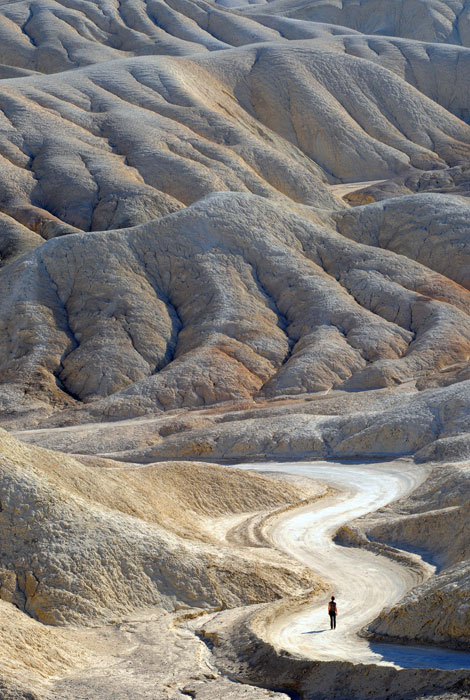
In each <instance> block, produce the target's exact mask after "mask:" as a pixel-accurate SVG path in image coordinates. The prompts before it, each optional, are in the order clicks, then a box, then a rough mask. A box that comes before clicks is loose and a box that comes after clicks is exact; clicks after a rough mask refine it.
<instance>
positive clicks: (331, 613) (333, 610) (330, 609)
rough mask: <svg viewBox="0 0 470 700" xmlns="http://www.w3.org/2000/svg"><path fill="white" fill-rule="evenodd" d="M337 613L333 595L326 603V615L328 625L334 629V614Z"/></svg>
mask: <svg viewBox="0 0 470 700" xmlns="http://www.w3.org/2000/svg"><path fill="white" fill-rule="evenodd" d="M337 614H338V608H337V607H336V603H335V597H334V595H332V596H331V600H330V602H329V603H328V615H329V616H330V627H331V629H332V630H335V629H336V615H337Z"/></svg>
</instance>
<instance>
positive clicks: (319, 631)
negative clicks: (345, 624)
mask: <svg viewBox="0 0 470 700" xmlns="http://www.w3.org/2000/svg"><path fill="white" fill-rule="evenodd" d="M322 632H327V630H326V629H325V630H311V632H302V634H321V633H322Z"/></svg>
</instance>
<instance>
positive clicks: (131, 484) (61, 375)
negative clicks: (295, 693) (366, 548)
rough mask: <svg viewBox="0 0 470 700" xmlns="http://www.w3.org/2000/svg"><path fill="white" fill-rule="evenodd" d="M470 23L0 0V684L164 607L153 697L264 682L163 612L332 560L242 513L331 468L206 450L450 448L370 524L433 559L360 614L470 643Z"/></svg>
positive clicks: (41, 671)
mask: <svg viewBox="0 0 470 700" xmlns="http://www.w3.org/2000/svg"><path fill="white" fill-rule="evenodd" d="M234 8H235V9H234ZM469 47H470V9H469V6H468V3H467V2H466V1H464V0H452V1H450V0H429V1H426V2H425V1H424V0H396V1H394V2H393V3H391V2H388V3H387V2H384V1H383V0H359V1H358V2H356V1H354V2H352V1H351V2H350V1H349V0H342V1H341V2H333V1H331V2H330V0H309V1H308V2H305V1H304V0H273V1H272V2H268V3H253V4H251V3H244V2H243V1H242V0H222V2H220V3H213V2H206V1H205V0H166V1H163V0H161V1H160V0H147V1H145V2H144V1H143V0H99V1H98V0H89V1H86V2H85V1H83V0H24V1H21V2H17V1H16V0H0V423H1V425H2V426H3V427H6V428H8V429H9V430H14V431H16V435H17V436H18V437H19V438H20V439H21V440H22V442H18V441H17V440H15V439H14V438H13V437H12V435H9V434H8V433H6V432H1V433H0V473H1V474H0V478H1V481H0V522H1V524H2V528H1V531H0V539H1V542H2V547H1V549H0V551H1V559H0V599H1V600H0V637H1V640H0V641H1V643H2V648H10V649H13V650H14V653H12V654H10V660H9V661H8V662H7V661H6V660H5V658H4V657H3V656H2V659H1V660H2V674H3V675H2V676H1V677H0V694H2V693H3V694H4V695H5V697H28V693H30V692H34V693H36V692H37V693H43V694H44V695H43V697H44V698H46V697H47V693H49V691H51V692H53V691H52V686H51V685H50V679H51V678H52V677H53V676H56V677H57V676H61V678H62V681H63V685H60V684H59V685H58V686H57V693H58V697H67V696H69V697H74V698H75V697H79V696H80V695H79V694H80V693H83V694H84V696H86V695H87V694H88V695H90V694H93V693H95V695H96V693H98V692H99V693H101V696H100V695H99V694H98V695H96V697H103V698H106V697H107V696H106V693H108V696H109V693H110V692H111V691H110V690H109V688H110V687H111V686H109V685H108V684H109V682H110V680H109V674H108V676H106V674H105V673H104V672H103V669H104V668H106V667H107V665H108V663H112V664H114V666H112V668H116V669H118V671H119V672H118V675H116V676H115V680H114V686H113V688H114V690H113V691H112V692H114V694H115V696H116V697H119V695H117V694H116V693H118V692H119V693H121V694H125V693H130V692H133V685H132V683H131V681H130V680H129V677H128V675H126V673H127V672H126V673H125V672H123V671H122V668H124V666H123V664H122V663H121V662H122V659H126V663H127V661H128V660H129V659H133V661H132V664H133V666H132V667H133V668H138V666H139V663H140V665H141V670H142V663H141V659H142V658H144V657H145V658H150V657H151V656H152V654H150V652H149V649H148V648H145V643H143V642H142V639H143V638H144V637H145V636H148V635H150V636H152V635H153V638H157V637H159V635H161V636H162V638H164V639H167V638H168V640H169V641H168V645H167V648H168V649H170V650H171V658H172V659H173V660H174V664H175V665H178V664H180V660H181V658H183V657H185V658H186V657H187V658H188V659H189V658H190V659H191V661H188V665H187V666H184V668H179V671H178V673H176V671H175V672H174V674H173V671H172V670H171V664H169V669H170V670H167V669H166V670H165V673H162V672H161V670H160V671H157V670H156V668H155V665H154V666H152V665H151V664H150V666H149V668H151V669H152V670H151V671H149V670H148V669H147V671H146V672H145V674H142V675H141V678H142V684H141V691H142V697H145V693H152V692H153V690H152V687H153V686H152V684H153V683H154V682H155V679H156V678H157V676H158V679H159V681H158V682H160V683H161V685H162V688H165V690H162V698H163V697H165V700H166V699H168V700H176V699H178V700H179V699H180V698H184V697H188V696H191V697H194V696H196V697H200V698H201V700H204V698H207V700H212V699H213V698H217V697H222V696H224V697H227V698H229V697H230V698H232V697H233V698H234V700H238V698H239V697H240V698H241V697H244V696H245V694H246V693H245V690H246V688H244V687H238V686H237V684H234V683H232V682H231V681H229V680H228V679H222V678H221V677H220V674H218V671H217V670H215V671H214V670H213V669H212V670H211V669H210V668H209V667H208V666H207V664H206V660H207V658H208V652H207V650H205V651H204V647H203V645H202V642H200V640H196V639H195V637H194V635H189V633H188V635H189V636H188V635H186V636H185V633H184V631H182V630H181V629H178V631H177V632H176V631H175V632H172V631H171V629H170V628H171V626H172V625H173V623H174V621H175V619H176V618H175V616H174V612H173V611H174V610H175V608H180V607H183V608H189V609H190V612H189V613H188V614H189V615H192V614H199V613H198V612H195V611H194V608H197V609H198V610H199V611H201V610H203V611H207V610H215V609H218V608H227V607H233V606H245V605H248V604H255V603H261V602H266V601H270V600H274V599H277V598H279V597H281V596H284V595H288V594H302V593H304V592H305V591H308V590H310V589H312V587H315V586H316V585H319V582H316V581H315V580H314V579H313V578H312V575H311V574H310V573H309V572H308V571H306V570H305V569H304V568H303V567H301V566H300V565H296V564H294V563H293V562H292V561H291V560H290V559H288V558H287V557H286V556H284V555H281V554H279V553H276V552H275V551H273V550H271V549H269V548H268V547H266V546H265V544H266V543H263V542H260V541H256V542H255V543H254V544H253V542H251V544H252V545H253V546H251V547H247V546H245V545H246V543H244V542H243V541H239V540H237V536H236V535H234V540H233V542H231V543H230V545H229V544H228V543H227V541H226V540H225V536H224V533H225V531H226V529H227V528H229V527H230V528H232V527H233V528H235V529H234V532H235V533H236V532H238V530H237V527H238V524H239V523H240V522H241V520H243V519H245V518H246V517H248V515H247V514H248V513H253V512H254V511H256V512H257V513H258V515H257V516H256V517H261V514H266V513H267V512H269V511H271V510H273V509H275V508H283V507H288V506H289V504H292V503H296V502H299V501H300V500H301V499H302V498H305V497H306V496H307V495H309V496H313V495H315V494H314V493H313V492H311V491H308V493H307V491H306V489H305V486H304V487H303V489H300V488H299V487H298V486H295V485H292V484H289V483H288V482H282V483H279V482H277V481H275V480H272V479H267V478H264V477H261V476H255V475H253V474H241V473H240V472H236V471H235V470H232V469H229V468H227V469H226V470H224V471H222V470H221V469H220V467H217V466H216V465H214V464H212V466H211V464H209V463H208V462H215V461H217V460H220V461H222V460H224V461H235V460H241V459H250V460H253V459H267V458H272V457H275V458H279V459H292V458H293V456H300V457H305V458H310V459H312V458H322V459H325V458H330V457H335V458H341V459H342V458H351V457H352V458H357V457H365V458H369V457H372V456H373V457H376V456H378V455H379V456H390V455H403V454H407V455H411V456H412V457H413V458H414V459H415V460H416V461H424V462H429V461H433V462H436V463H439V464H440V466H436V467H435V469H434V471H433V472H432V474H431V477H430V479H429V480H428V481H427V482H426V483H425V484H424V485H423V486H422V487H420V489H419V490H418V491H417V492H416V493H415V494H414V495H413V496H412V497H411V498H410V499H408V500H407V501H406V502H401V503H399V504H397V505H395V506H391V507H390V508H389V509H385V510H384V511H383V512H379V513H377V514H375V515H374V517H371V518H369V519H365V521H363V522H360V523H358V524H357V528H358V530H357V532H358V533H359V534H358V535H357V537H358V540H357V541H358V542H359V543H361V542H362V544H364V543H365V544H367V543H366V542H365V538H367V537H369V538H370V539H376V540H378V541H380V542H386V543H388V544H391V545H394V544H395V545H396V546H401V547H403V548H405V549H406V548H408V549H418V550H419V551H422V552H423V553H424V555H425V556H426V557H428V558H430V559H432V561H433V562H435V564H436V566H437V570H436V574H435V575H434V576H432V577H431V578H430V579H429V580H428V581H427V582H425V583H424V584H422V585H421V586H420V587H418V588H416V589H414V590H413V591H410V592H409V593H408V594H407V596H406V597H405V599H404V600H403V601H401V602H400V603H399V604H398V605H397V606H395V607H394V608H392V609H391V610H385V611H383V612H382V613H381V615H380V616H379V617H378V618H377V619H376V620H375V621H373V622H371V623H370V625H369V629H368V633H369V634H374V635H376V636H379V637H382V638H387V639H391V638H392V639H395V640H400V641H405V642H410V641H416V640H418V641H420V642H425V643H439V644H445V645H451V646H457V647H464V648H467V647H468V645H469V644H470V639H469V638H468V625H469V620H468V615H467V612H465V614H464V615H459V610H460V609H461V608H462V604H461V601H462V600H463V601H464V603H463V604H465V597H466V596H468V591H469V585H470V584H469V568H468V562H469V558H470V552H469V551H468V539H469V538H468V534H469V533H468V523H467V520H468V516H467V513H468V507H469V503H468V498H467V496H466V495H465V494H467V493H468V473H467V472H468V469H467V467H466V466H465V461H467V462H468V460H469V459H470V411H469V405H470V364H469V362H470V311H469V309H470V272H469V268H470V254H469V250H470V248H469V236H470V233H469V223H468V221H469V212H470V204H469V199H468V198H469V196H470V165H469V162H470V126H469V122H470V91H469V87H468V70H469V67H470V48H469ZM343 195H344V196H343ZM26 443H29V445H27V444H26ZM34 443H36V444H34ZM44 448H46V449H44ZM48 448H51V449H53V450H61V452H52V451H50V449H48ZM65 453H74V455H70V454H65ZM175 459H177V460H180V461H177V462H175V461H174V460H175ZM182 459H183V460H192V461H191V462H185V461H181V460H182ZM113 460H119V461H113ZM197 460H199V461H197ZM156 462H159V464H155V463H156ZM129 463H131V464H129ZM136 463H139V465H140V466H138V465H137V464H136ZM143 464H149V466H142V465H143ZM443 465H446V466H443ZM137 467H138V468H137ZM260 513H261V514H260ZM254 522H255V521H254ZM253 527H255V525H253ZM361 538H362V539H361ZM356 543H357V542H356ZM148 606H152V611H153V612H152V614H155V616H156V617H155V619H152V620H145V621H143V620H142V619H141V618H139V619H138V620H137V618H132V616H133V615H145V614H146V613H145V612H142V610H143V609H146V608H148ZM156 606H157V607H158V612H157V607H156ZM136 611H140V612H136ZM113 616H116V618H117V619H118V620H120V621H122V620H123V618H124V616H128V617H127V621H126V625H127V627H126V628H125V629H124V628H123V629H122V630H120V629H117V628H116V629H115V628H112V625H113V622H112V620H113V619H114V617H113ZM92 620H94V621H95V622H96V621H97V620H101V622H102V623H103V622H106V623H107V625H108V628H106V630H105V631H102V633H100V634H102V637H100V639H97V638H96V637H93V633H91V632H90V629H87V630H86V631H83V630H82V631H81V632H80V631H77V630H75V632H74V635H75V636H74V635H73V634H72V633H71V632H70V623H73V624H76V625H78V624H80V625H84V626H86V625H89V624H90V622H91V621H92ZM43 623H47V624H48V625H62V627H63V629H61V630H57V629H55V628H51V629H50V630H47V631H46V628H45V627H44V625H43ZM103 629H104V628H103ZM121 632H122V634H121ZM89 635H91V637H90V636H89ZM133 635H134V636H133ZM172 635H173V636H172ZM92 637H93V640H92ZM111 638H112V639H113V641H114V642H115V643H116V645H117V647H118V648H119V651H118V652H116V654H115V655H114V657H113V660H112V662H110V658H109V655H108V656H106V654H105V653H104V651H103V650H104V648H105V647H106V640H108V639H111ZM170 638H171V639H170ZM135 639H138V640H140V641H139V642H138V643H136V644H133V643H132V644H131V643H130V641H129V640H131V641H132V640H135ZM91 641H92V642H93V643H91ZM47 645H49V650H48V648H47ZM85 649H86V650H87V651H85ZM136 649H137V651H136ZM181 649H183V650H185V651H186V650H188V654H187V655H186V656H185V654H183V653H182V652H181ZM90 650H91V653H92V655H93V654H94V656H93V659H94V661H90V659H89V657H88V656H87V654H88V652H89V651H90ZM97 650H98V651H97ZM158 654H160V656H158ZM52 656H55V657H56V659H55V660H54V659H53V658H52ZM155 658H158V659H162V658H163V656H162V652H161V648H160V651H159V652H158V653H157V652H156V656H155ZM277 658H278V657H277ZM286 663H287V664H288V663H290V662H289V660H287V661H286ZM85 665H86V666H87V667H88V668H91V667H92V668H93V672H92V673H91V674H89V675H87V674H86V673H85V672H83V671H81V670H80V669H81V668H82V667H83V666H85ZM160 665H161V664H160ZM125 668H127V666H125ZM167 671H168V672H167ZM212 673H213V674H214V675H213V676H211V674H212ZM67 674H72V676H69V678H68V680H67V679H66V678H65V676H66V675H67ZM73 674H75V675H73ZM158 674H160V675H158ZM172 674H173V675H172ZM175 674H176V675H175ZM144 676H145V679H144ZM90 678H92V679H93V680H92V681H90ZM191 678H193V679H194V678H196V679H199V680H201V679H202V680H201V685H200V686H198V688H197V689H196V690H195V689H194V687H193V685H191V684H189V685H187V681H188V679H191ZM48 679H49V680H48ZM116 679H117V680H116ZM62 681H61V683H62ZM48 683H49V685H48ZM90 683H91V685H90ZM209 685H210V686H211V687H209ZM276 687H277V686H276ZM247 692H248V693H250V692H251V693H252V694H251V696H250V697H253V698H255V697H256V698H257V697H261V693H264V690H263V691H258V690H253V689H251V690H250V689H248V691H247ZM309 692H310V691H309ZM312 692H313V691H312ZM335 692H336V691H335ZM338 692H339V691H338ZM462 692H464V691H462ZM164 693H166V695H164ZM122 696H123V697H124V695H122ZM30 697H31V696H30ZM272 697H281V696H280V695H279V694H277V693H273V694H272Z"/></svg>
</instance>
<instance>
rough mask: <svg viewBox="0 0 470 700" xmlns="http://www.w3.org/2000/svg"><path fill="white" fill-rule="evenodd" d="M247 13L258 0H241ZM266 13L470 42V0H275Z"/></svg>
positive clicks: (365, 30) (369, 30)
mask: <svg viewBox="0 0 470 700" xmlns="http://www.w3.org/2000/svg"><path fill="white" fill-rule="evenodd" d="M246 4H248V5H254V6H252V7H250V6H248V7H245V8H243V12H244V14H245V15H246V16H250V15H251V14H252V13H258V12H259V10H260V8H259V7H258V6H257V5H258V4H259V3H258V2H257V0H248V3H247V2H243V1H240V2H239V3H238V5H239V6H240V8H242V6H244V5H246ZM262 10H263V13H267V14H273V15H281V16H286V17H292V18H295V19H302V20H308V21H314V22H326V23H329V24H336V25H340V26H342V27H350V28H351V29H354V30H356V31H360V32H362V33H364V34H378V35H385V36H396V37H406V38H409V39H415V40H418V41H430V42H437V43H449V44H457V45H462V46H469V45H470V15H469V9H468V4H467V2H466V0H456V1H455V2H454V1H453V0H398V1H397V2H394V3H393V5H392V6H390V4H389V3H387V2H384V1H383V0H359V2H353V1H351V0H341V2H335V1H334V0H326V1H325V0H313V1H312V0H309V2H306V1H305V0H294V1H293V0H273V1H272V2H269V1H268V2H267V3H266V4H263V8H262Z"/></svg>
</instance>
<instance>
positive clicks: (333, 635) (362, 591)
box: [238, 461, 470, 669]
mask: <svg viewBox="0 0 470 700" xmlns="http://www.w3.org/2000/svg"><path fill="white" fill-rule="evenodd" d="M238 466H239V467H240V468H242V469H252V470H256V471H264V472H267V471H270V472H285V473H289V474H295V475H300V476H308V477H310V478H315V479H318V480H320V481H322V482H324V483H328V484H331V485H332V486H334V487H336V488H337V489H339V490H340V493H339V494H338V493H336V494H335V495H334V496H331V497H328V498H325V499H321V500H319V501H318V502H317V503H315V504H313V505H310V506H308V507H305V508H303V509H299V510H297V511H291V512H287V513H285V514H284V515H282V516H280V517H279V518H278V519H277V520H276V521H275V523H274V524H273V525H272V526H271V528H270V530H269V536H270V538H271V539H272V540H273V542H274V543H275V544H276V546H277V547H279V548H280V549H282V550H284V551H285V552H287V553H289V554H290V555H291V556H294V557H296V558H297V559H299V560H300V561H301V562H303V563H304V564H306V565H307V566H308V567H310V568H311V569H312V570H313V571H315V572H316V573H318V574H319V575H320V576H321V577H322V578H324V579H326V580H327V581H329V582H331V583H332V585H333V586H334V593H335V595H336V598H337V603H338V620H337V624H338V626H337V629H336V630H330V624H329V618H328V614H327V611H326V604H325V602H324V601H322V602H321V605H316V606H311V607H309V608H308V609H305V608H304V609H302V611H300V612H296V613H295V612H294V613H292V612H289V613H286V614H285V615H281V616H279V617H277V618H276V620H275V621H274V622H273V623H272V625H271V626H270V628H269V636H270V640H271V641H272V642H273V643H274V644H275V645H276V646H277V647H279V648H283V649H286V650H287V651H290V652H291V653H294V654H301V655H302V656H303V657H305V656H306V657H309V658H314V659H318V660H323V661H326V660H329V661H331V660H347V661H351V662H353V663H366V664H368V663H373V664H388V665H394V666H397V667H400V668H405V667H408V668H419V667H421V668H422V667H424V668H428V667H432V668H441V669H455V668H469V667H470V654H469V653H466V652H457V651H451V650H448V649H433V648H429V647H413V646H402V645H395V644H376V643H372V644H371V643H369V642H368V641H367V640H365V639H362V638H360V637H359V636H358V635H357V632H358V631H359V630H360V629H361V628H362V627H363V626H364V625H365V624H367V622H370V621H371V620H373V619H374V618H375V617H376V616H377V615H378V614H379V613H380V611H381V610H382V609H383V608H385V607H387V606H391V605H393V604H394V603H396V602H398V601H399V600H400V599H401V598H402V597H403V595H404V594H405V593H406V592H407V591H408V590H409V589H410V588H411V587H412V586H414V585H416V584H417V583H419V582H420V581H421V580H423V575H424V576H425V575H426V573H424V574H423V575H419V573H418V572H417V570H414V569H413V567H407V566H404V565H403V564H400V563H398V562H396V561H393V560H391V559H389V558H388V557H385V556H379V555H376V554H374V553H372V552H368V551H366V550H363V549H358V548H348V547H341V546H339V545H336V544H334V542H333V537H334V534H335V532H336V531H337V530H338V528H339V527H340V526H341V525H344V524H346V523H348V522H351V521H352V520H354V519H355V518H357V517H359V516H361V515H364V514H366V513H369V512H372V511H374V510H377V509H378V508H380V507H382V506H384V505H386V504H387V503H391V502H392V501H394V500H396V499H397V498H399V497H401V496H404V495H406V494H407V493H410V492H411V491H413V490H414V489H415V488H416V487H417V486H418V485H419V484H420V483H421V482H422V481H423V480H424V479H425V477H426V470H425V469H424V468H420V467H417V466H416V465H414V464H411V463H409V462H405V461H395V462H387V463H379V464H347V465H346V464H332V463H326V462H310V463H305V462H297V463H269V464H266V463H264V464H242V465H238ZM414 556H415V557H416V560H419V561H420V562H421V564H422V566H423V567H424V572H426V571H427V574H428V575H432V573H433V571H434V568H433V567H432V566H431V565H429V564H426V563H425V562H423V561H422V560H421V558H420V557H419V556H418V555H414Z"/></svg>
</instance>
